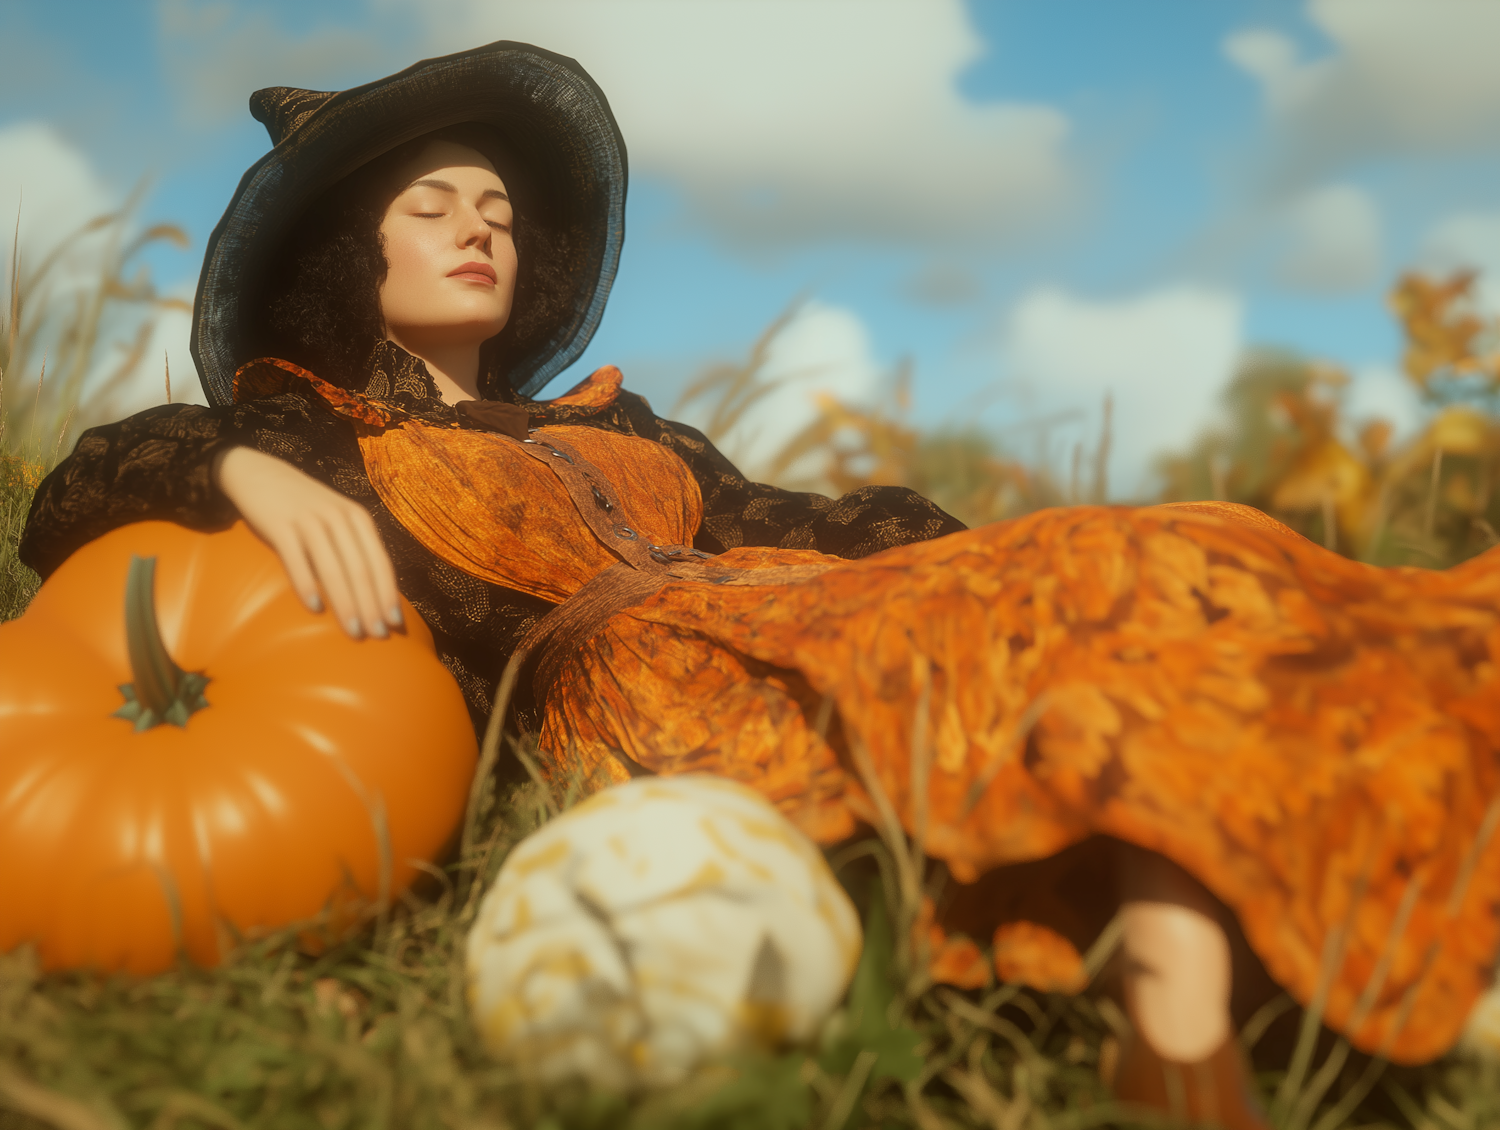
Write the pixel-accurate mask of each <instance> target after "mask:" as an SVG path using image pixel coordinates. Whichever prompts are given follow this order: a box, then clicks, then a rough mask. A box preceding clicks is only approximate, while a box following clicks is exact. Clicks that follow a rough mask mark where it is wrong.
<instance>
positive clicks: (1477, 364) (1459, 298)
mask: <svg viewBox="0 0 1500 1130" xmlns="http://www.w3.org/2000/svg"><path fill="white" fill-rule="evenodd" d="M1474 282H1475V279H1474V276H1473V275H1472V274H1467V273H1465V274H1458V275H1454V276H1452V277H1450V278H1447V279H1444V280H1433V279H1429V278H1426V277H1423V276H1421V275H1415V274H1408V275H1405V276H1403V277H1402V278H1401V279H1400V280H1399V281H1398V282H1397V284H1396V286H1395V288H1394V289H1393V291H1392V293H1391V309H1392V311H1393V312H1394V313H1395V315H1396V317H1397V318H1398V319H1399V321H1400V324H1401V327H1402V330H1403V333H1404V335H1405V338H1406V349H1405V354H1404V356H1403V359H1402V360H1403V369H1404V371H1405V374H1406V376H1407V378H1408V379H1409V380H1410V381H1411V382H1412V383H1413V385H1414V386H1415V388H1416V389H1417V391H1418V392H1419V393H1420V394H1421V396H1422V399H1423V401H1424V402H1425V403H1427V404H1428V405H1430V406H1431V407H1432V409H1433V414H1432V416H1431V418H1430V419H1429V420H1427V421H1426V423H1425V424H1424V425H1423V426H1422V427H1421V429H1420V430H1419V431H1418V432H1417V433H1416V434H1415V435H1413V436H1412V437H1411V438H1410V439H1409V440H1407V441H1406V442H1405V443H1404V444H1402V445H1401V446H1399V447H1396V446H1394V445H1393V444H1392V436H1393V435H1394V434H1395V432H1396V428H1395V425H1394V423H1393V422H1392V421H1389V420H1383V419H1375V420H1368V421H1359V422H1356V421H1350V420H1348V419H1346V418H1345V417H1344V414H1343V409H1342V406H1341V403H1340V398H1339V393H1340V391H1341V390H1342V389H1343V388H1344V387H1345V386H1346V385H1347V384H1348V382H1349V377H1348V375H1347V374H1346V373H1344V372H1343V371H1342V370H1340V369H1338V368H1337V367H1335V366H1332V365H1328V364H1326V363H1322V362H1313V361H1307V360H1304V359H1302V358H1298V357H1296V356H1293V355H1290V354H1284V353H1272V352H1265V351H1261V352H1252V353H1251V354H1250V355H1249V356H1248V357H1247V358H1246V360H1245V362H1244V364H1243V365H1242V366H1241V368H1240V370H1239V372H1238V373H1237V374H1236V375H1235V377H1234V379H1233V380H1232V381H1231V383H1230V386H1229V389H1228V391H1227V392H1226V394H1225V405H1226V408H1227V409H1228V411H1227V415H1228V418H1229V420H1230V424H1229V426H1228V427H1225V428H1222V429H1218V430H1213V431H1210V432H1207V433H1205V434H1204V435H1202V436H1200V437H1199V438H1198V439H1197V440H1196V441H1195V442H1194V443H1193V445H1192V446H1191V447H1190V448H1188V449H1187V450H1186V451H1184V452H1181V453H1178V454H1174V455H1170V456H1167V457H1165V458H1164V459H1163V460H1162V461H1161V463H1160V464H1159V469H1160V471H1161V473H1162V476H1163V478H1164V480H1165V482H1166V489H1165V491H1164V495H1163V499H1164V501H1186V500H1190V499H1203V498H1214V499H1223V500H1227V501H1231V502H1243V503H1248V504H1249V505H1251V506H1255V507H1257V508H1259V509H1261V510H1264V511H1266V512H1267V513H1269V514H1272V515H1274V516H1275V517H1277V518H1279V519H1281V520H1282V521H1284V522H1286V523H1287V524H1288V525H1290V526H1292V527H1293V528H1294V529H1296V530H1298V531H1299V532H1300V533H1302V534H1304V535H1306V536H1307V537H1309V538H1313V539H1314V540H1316V541H1320V542H1322V543H1323V544H1324V545H1327V546H1329V547H1330V548H1332V549H1336V550H1337V551H1339V552H1340V553H1343V554H1345V555H1347V556H1350V557H1355V558H1358V559H1360V560H1363V561H1369V562H1372V563H1375V564H1380V565H1422V566H1427V567H1430V568H1441V567H1444V566H1447V565H1452V564H1454V563H1456V562H1458V561H1462V560H1465V559H1466V558H1469V557H1472V556H1473V555H1475V554H1476V553H1481V552H1483V551H1484V550H1486V549H1488V548H1490V546H1492V545H1494V544H1496V543H1497V542H1500V535H1497V533H1496V530H1497V527H1500V491H1497V489H1496V487H1497V485H1500V484H1497V478H1500V416H1497V408H1500V402H1497V399H1496V395H1497V389H1500V352H1497V351H1496V342H1497V340H1500V321H1497V320H1496V319H1486V318H1483V317H1481V316H1480V315H1479V314H1477V313H1476V312H1475V304H1474V295H1473V286H1474Z"/></svg>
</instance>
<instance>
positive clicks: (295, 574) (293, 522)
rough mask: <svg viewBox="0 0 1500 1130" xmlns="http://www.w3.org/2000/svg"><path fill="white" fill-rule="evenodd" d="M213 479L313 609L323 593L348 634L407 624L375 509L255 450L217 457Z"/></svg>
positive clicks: (234, 450) (380, 632)
mask: <svg viewBox="0 0 1500 1130" xmlns="http://www.w3.org/2000/svg"><path fill="white" fill-rule="evenodd" d="M213 479H214V481H215V483H216V484H217V485H218V486H219V488H220V490H222V491H223V493H224V495H225V496H226V497H227V498H228V499H229V500H230V502H232V503H233V504H234V506H235V509H236V510H238V511H239V513H240V516H241V517H243V518H244V519H245V522H246V524H247V525H249V527H250V528H251V529H252V530H254V531H255V532H256V534H258V535H259V536H260V539H261V540H262V541H264V542H265V543H266V544H267V545H269V546H270V547H271V548H272V549H274V550H275V551H276V553H277V556H279V557H280V558H281V563H282V565H283V566H285V567H286V572H287V576H288V577H289V578H290V579H291V582H292V587H293V588H295V589H296V590H297V594H298V595H299V596H301V597H302V602H303V603H304V604H306V605H307V607H308V608H310V609H311V610H312V611H314V612H321V611H322V610H323V600H322V597H323V596H325V595H326V596H327V598H328V604H329V606H330V607H332V609H333V613H334V615H335V616H336V617H338V621H339V623H340V624H342V625H343V626H344V630H345V631H347V632H348V633H349V634H350V635H351V636H353V637H355V638H356V639H357V638H358V637H359V636H361V635H363V634H364V633H365V632H368V633H369V634H370V635H372V636H375V637H377V638H380V639H384V638H385V636H386V635H387V634H388V630H389V629H390V628H399V627H400V626H401V601H400V599H399V597H398V595H397V590H396V570H395V569H394V567H392V565H391V556H390V554H389V553H387V552H386V548H385V544H384V543H383V542H382V541H381V540H380V533H379V532H378V531H377V530H376V529H375V522H374V520H373V519H372V518H371V517H370V512H369V511H368V510H366V509H365V508H364V507H363V506H360V505H359V504H358V503H357V502H354V501H352V500H351V499H348V498H346V497H345V496H343V495H342V494H339V493H338V492H337V491H335V490H333V489H332V488H331V487H327V486H324V485H323V484H322V483H320V482H318V480H317V479H314V478H312V477H311V476H310V475H307V474H305V473H303V472H302V471H299V470H297V468H296V467H293V466H292V465H291V464H290V463H288V462H286V461H285V460H282V459H278V458H276V456H274V455H267V454H265V453H264V452H261V451H257V450H255V448H253V447H231V448H229V449H228V450H226V451H222V452H220V453H219V454H218V455H217V456H216V457H215V459H214V465H213Z"/></svg>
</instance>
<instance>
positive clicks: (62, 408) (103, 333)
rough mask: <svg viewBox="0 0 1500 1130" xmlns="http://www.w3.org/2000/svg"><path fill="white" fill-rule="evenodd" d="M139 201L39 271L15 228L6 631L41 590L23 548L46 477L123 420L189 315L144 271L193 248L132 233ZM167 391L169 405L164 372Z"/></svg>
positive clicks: (4, 515) (7, 314) (6, 413)
mask: <svg viewBox="0 0 1500 1130" xmlns="http://www.w3.org/2000/svg"><path fill="white" fill-rule="evenodd" d="M140 195H141V193H140V190H139V189H138V190H137V191H136V192H135V193H134V194H133V195H132V196H131V198H130V199H129V200H128V201H127V202H126V204H125V206H124V207H123V208H121V209H120V210H119V211H117V212H110V213H107V214H105V215H102V216H96V217H95V218H93V219H92V220H90V221H88V222H87V223H85V224H83V225H82V226H80V227H79V228H77V229H76V230H75V231H73V232H71V233H69V234H68V235H67V236H66V237H65V238H63V239H61V240H59V241H58V243H57V244H56V245H55V246H54V247H53V248H52V249H51V250H50V251H48V252H47V253H46V254H45V255H43V256H42V258H41V260H40V261H39V262H38V263H37V264H36V266H34V267H33V266H30V265H28V264H27V263H26V262H25V261H24V259H23V257H22V254H21V241H20V218H19V217H17V222H16V229H15V231H16V238H15V240H14V242H13V243H12V245H11V259H10V264H9V268H10V269H9V274H8V290H9V293H8V295H7V297H6V300H5V303H4V308H3V310H0V620H8V619H10V618H12V617H14V616H18V615H20V613H21V611H22V609H24V608H25V607H26V604H27V603H28V602H29V601H30V599H31V596H32V594H33V593H34V592H35V591H36V589H37V585H38V584H39V583H40V582H39V581H38V578H37V576H36V574H35V573H33V572H32V571H31V570H30V569H28V568H26V566H24V565H22V564H21V562H20V561H19V559H17V557H16V545H17V543H18V541H19V540H20V536H21V528H22V526H23V525H24V524H25V521H26V513H27V511H28V509H29V508H30V506H31V497H32V494H33V493H34V492H35V490H36V487H37V485H38V484H39V483H40V482H41V480H42V476H43V475H45V474H46V472H47V471H48V470H49V469H50V468H51V467H52V465H53V464H55V463H56V462H57V460H58V457H59V455H60V454H61V452H62V451H63V450H64V448H65V445H66V444H67V443H68V441H69V440H70V439H71V438H72V436H73V435H74V434H76V433H77V431H78V430H79V429H80V428H82V427H85V426H87V425H88V424H90V423H96V422H101V421H104V420H108V419H112V418H113V417H114V416H115V415H117V414H118V405H117V400H118V397H119V394H120V393H121V392H122V390H123V389H124V388H125V386H126V385H127V384H128V383H129V382H130V381H131V379H132V378H133V377H134V376H135V375H136V373H137V372H139V371H140V368H141V365H142V364H143V363H144V361H145V354H146V349H147V348H148V346H149V344H150V341H151V335H152V332H153V331H154V330H155V329H156V325H157V321H158V319H159V317H160V315H161V314H162V313H163V312H164V311H167V310H188V311H190V310H191V307H190V306H189V305H188V304H187V303H185V302H183V301H182V300H181V299H177V298H163V297H161V296H160V295H159V294H158V293H157V292H156V288H155V286H154V285H153V283H152V281H151V275H150V272H149V271H148V270H147V269H146V268H145V267H144V266H143V265H140V264H139V262H138V260H139V258H140V256H141V254H142V253H143V252H144V251H145V250H146V249H147V248H149V247H151V246H152V245H153V244H158V243H169V244H172V245H174V246H177V247H186V246H187V245H188V238H187V235H186V233H184V232H183V230H182V229H181V228H179V227H177V226H175V225H173V224H157V225H155V226H154V227H149V228H146V229H144V230H142V231H139V232H136V231H134V228H133V224H132V222H131V220H132V216H133V215H134V212H135V208H136V205H137V203H138V202H139V199H140ZM82 262H87V264H88V268H87V269H86V270H85V271H83V274H82V276H81V277H80V270H82V268H81V266H80V264H81V263H82ZM163 385H164V388H165V391H166V398H167V399H168V400H171V399H172V390H171V377H170V375H169V374H168V373H167V372H166V371H165V369H164V371H163ZM85 402H87V405H88V408H87V412H86V415H85V414H82V413H80V411H79V410H80V408H81V407H82V406H83V405H84V404H85Z"/></svg>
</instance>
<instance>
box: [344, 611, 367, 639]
mask: <svg viewBox="0 0 1500 1130" xmlns="http://www.w3.org/2000/svg"><path fill="white" fill-rule="evenodd" d="M344 630H345V631H347V632H348V633H349V634H350V635H351V636H353V637H354V638H355V639H359V637H360V636H362V635H364V634H365V630H364V628H362V627H361V626H360V623H359V617H358V616H351V617H349V619H347V620H345V621H344Z"/></svg>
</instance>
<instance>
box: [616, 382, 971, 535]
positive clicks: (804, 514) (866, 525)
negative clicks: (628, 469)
mask: <svg viewBox="0 0 1500 1130" xmlns="http://www.w3.org/2000/svg"><path fill="white" fill-rule="evenodd" d="M619 404H620V406H621V408H622V409H623V410H624V413H625V415H626V416H627V417H628V418H629V420H630V423H631V425H632V427H633V428H634V430H635V434H636V435H639V436H641V437H643V438H646V439H654V440H656V441H657V442H658V443H660V444H662V445H663V446H665V447H669V448H671V449H672V450H673V451H674V452H676V454H677V455H678V456H679V457H680V458H681V459H682V461H683V462H684V463H686V464H687V465H688V469H689V470H690V471H691V472H692V473H693V477H694V478H695V479H697V480H698V488H699V490H701V491H702V492H703V524H702V525H701V526H700V527H699V530H698V536H697V538H695V539H694V541H695V544H696V546H697V548H699V549H701V550H704V551H705V552H708V553H722V552H723V551H724V550H726V549H732V548H734V547H735V546H740V545H767V546H777V547H779V548H782V549H815V550H817V551H818V552H819V553H827V554H831V555H833V556H835V557H846V558H851V559H852V558H858V557H868V556H869V555H870V554H872V553H879V552H880V551H881V550H883V549H892V548H894V547H895V546H898V545H909V544H910V543H912V542H917V541H928V540H930V539H932V538H938V537H942V536H943V535H945V534H951V533H956V532H958V531H959V530H963V529H966V528H967V527H965V526H964V524H963V523H962V522H960V521H959V520H958V519H957V518H955V517H953V515H951V514H949V513H947V512H946V511H944V510H942V509H941V508H940V507H938V506H937V505H936V504H934V503H932V502H930V501H928V500H927V499H925V498H923V497H922V496H921V495H920V494H918V493H917V492H916V491H914V490H910V489H908V488H907V487H884V486H882V487H874V486H872V487H861V488H860V489H858V490H855V491H850V492H849V493H848V494H846V495H844V496H843V497H842V498H838V499H833V498H829V497H827V496H826V495H821V494H809V493H806V492H803V491H791V490H782V489H781V488H779V487H773V486H769V485H767V484H766V483H756V482H751V481H750V480H749V479H747V478H745V476H744V475H742V474H740V472H739V470H738V468H736V467H735V465H734V464H733V463H731V462H730V461H729V460H728V459H726V458H725V457H724V455H723V454H722V453H721V452H720V451H719V450H718V449H717V448H716V447H714V445H713V444H712V443H710V442H709V441H708V439H707V437H705V436H704V435H703V433H702V432H700V431H698V429H696V428H691V427H688V426H687V425H686V424H678V423H673V422H672V421H670V420H663V419H661V418H660V417H659V416H657V415H655V414H654V413H653V412H652V411H651V408H650V406H649V405H647V403H646V402H645V400H643V399H642V398H640V397H639V396H636V395H634V394H632V393H628V392H622V393H621V394H620V398H619Z"/></svg>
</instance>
